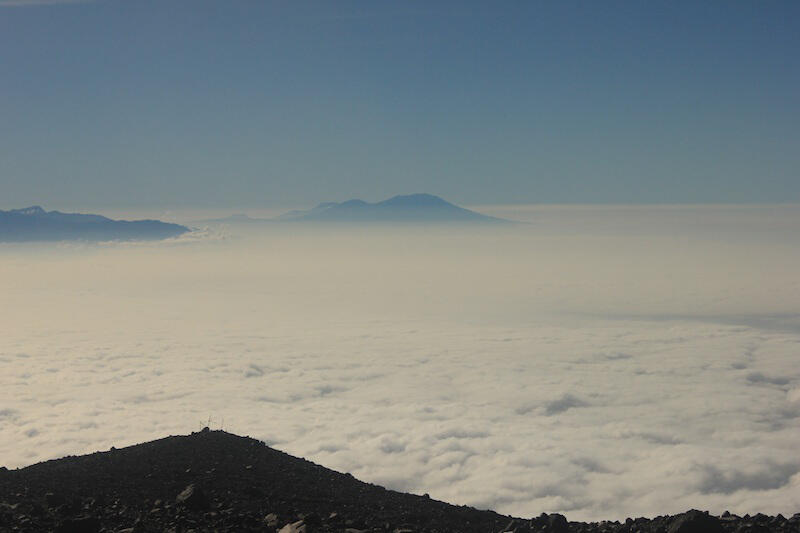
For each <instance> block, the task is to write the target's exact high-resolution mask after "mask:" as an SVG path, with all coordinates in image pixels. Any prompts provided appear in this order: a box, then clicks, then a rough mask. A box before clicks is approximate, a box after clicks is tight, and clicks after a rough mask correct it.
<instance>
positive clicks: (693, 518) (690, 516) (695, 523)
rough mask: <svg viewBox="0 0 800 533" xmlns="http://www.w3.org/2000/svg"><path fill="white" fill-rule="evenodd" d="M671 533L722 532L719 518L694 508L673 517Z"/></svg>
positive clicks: (670, 527)
mask: <svg viewBox="0 0 800 533" xmlns="http://www.w3.org/2000/svg"><path fill="white" fill-rule="evenodd" d="M668 531H669V533H722V532H723V531H724V530H723V529H722V524H721V523H720V521H719V519H717V518H716V517H714V516H711V515H710V514H708V513H704V512H702V511H698V510H696V509H692V510H691V511H687V512H685V513H683V514H681V515H678V516H676V517H675V518H673V519H672V523H671V524H670V526H669V530H668Z"/></svg>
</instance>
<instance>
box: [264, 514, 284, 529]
mask: <svg viewBox="0 0 800 533" xmlns="http://www.w3.org/2000/svg"><path fill="white" fill-rule="evenodd" d="M264 524H266V526H267V527H268V528H270V529H275V528H277V527H278V524H280V522H279V520H278V515H276V514H275V513H269V514H268V515H267V516H265V517H264Z"/></svg>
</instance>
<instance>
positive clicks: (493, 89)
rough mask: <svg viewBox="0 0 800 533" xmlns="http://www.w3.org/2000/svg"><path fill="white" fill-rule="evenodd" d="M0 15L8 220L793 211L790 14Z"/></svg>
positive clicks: (797, 77) (254, 6) (689, 9)
mask: <svg viewBox="0 0 800 533" xmlns="http://www.w3.org/2000/svg"><path fill="white" fill-rule="evenodd" d="M0 6H2V7H0V116H1V117H2V123H1V124H2V125H0V192H1V193H2V205H0V208H8V207H14V206H17V207H18V206H23V205H28V204H34V203H39V204H43V205H45V206H46V207H51V208H64V207H80V206H84V205H109V206H113V205H206V206H207V205H216V206H253V207H255V206H284V205H302V204H314V203H316V202H319V201H323V200H341V199H346V198H349V197H362V198H365V199H367V200H377V199H380V198H383V197H387V196H390V195H393V194H398V193H409V192H423V191H424V192H431V193H434V194H440V195H442V196H444V197H446V198H448V199H450V200H452V201H456V202H460V203H503V202H611V203H627V202H667V203H669V202H797V201H800V180H798V176H797V169H798V168H800V149H798V140H799V139H798V133H797V132H798V130H797V124H798V123H800V112H798V104H797V94H798V89H800V84H798V81H800V54H798V50H800V31H798V28H799V27H800V4H798V3H797V2H778V1H775V2H504V3H502V9H501V8H500V7H499V4H498V3H496V2H483V3H473V2H464V1H459V2H443V1H442V2H427V1H424V2H423V1H404V2H382V1H372V2H358V1H352V2H346V1H341V2H327V1H319V2H293V1H281V2H277V1H275V2H268V1H235V2H231V1H228V0H225V1H222V0H218V1H212V0H185V1H183V0H174V1H173V0H157V1H151V0H97V1H86V2H82V1H58V0H0Z"/></svg>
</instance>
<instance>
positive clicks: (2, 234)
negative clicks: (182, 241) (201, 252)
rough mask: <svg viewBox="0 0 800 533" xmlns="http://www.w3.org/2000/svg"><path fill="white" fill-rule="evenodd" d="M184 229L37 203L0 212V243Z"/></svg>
mask: <svg viewBox="0 0 800 533" xmlns="http://www.w3.org/2000/svg"><path fill="white" fill-rule="evenodd" d="M187 231H189V228H187V227H185V226H181V225H179V224H170V223H167V222H161V221H159V220H132V221H129V220H112V219H110V218H106V217H104V216H100V215H87V214H81V213H61V212H60V211H45V210H44V209H42V208H41V207H39V206H33V207H27V208H25V209H12V210H10V211H0V242H28V241H65V240H82V241H111V240H154V239H166V238H168V237H175V236H178V235H180V234H182V233H186V232H187Z"/></svg>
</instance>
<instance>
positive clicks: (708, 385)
mask: <svg viewBox="0 0 800 533" xmlns="http://www.w3.org/2000/svg"><path fill="white" fill-rule="evenodd" d="M525 216H527V217H529V219H530V220H532V221H534V224H531V225H530V226H525V227H521V228H505V229H499V230H498V229H494V230H486V231H484V230H481V231H476V230H463V231H462V230H442V231H430V230H423V229H413V228H411V229H406V230H392V231H390V230H375V231H369V230H358V231H351V232H345V231H341V230H323V231H314V230H310V229H304V228H297V227H292V226H282V227H279V228H272V229H269V228H267V229H264V230H263V231H260V232H256V231H255V230H253V229H250V230H248V232H249V233H246V234H245V233H242V232H241V231H240V230H239V229H236V228H233V229H229V230H228V231H229V232H231V234H232V235H233V237H231V238H229V239H221V240H220V239H208V240H203V239H200V240H196V241H195V242H181V243H177V242H176V243H169V244H166V245H163V244H162V245H149V246H97V247H82V246H78V247H74V246H61V247H59V248H58V249H57V250H55V251H54V250H53V249H52V247H50V248H48V247H46V246H35V247H31V246H20V245H13V246H8V245H6V246H3V247H2V248H0V293H2V294H3V295H4V301H3V306H2V310H0V458H2V459H0V463H5V464H6V465H7V466H9V467H16V466H22V465H27V464H30V463H33V462H37V461H41V460H45V459H49V458H53V457H57V456H62V455H65V454H79V453H87V452H91V451H95V450H97V449H107V448H109V447H110V446H112V445H114V446H117V447H119V446H122V445H125V444H133V443H135V442H140V441H143V440H147V439H152V438H158V437H162V436H164V435H166V434H176V433H187V432H189V431H193V430H197V429H198V428H200V427H201V426H202V425H204V424H205V423H207V422H208V419H209V417H210V418H211V425H212V426H213V427H215V428H216V427H220V426H224V429H226V430H229V431H232V432H236V433H240V434H249V435H251V436H253V437H257V438H260V439H263V440H265V441H267V442H268V443H270V444H272V445H273V446H275V447H277V448H279V449H282V450H285V451H287V452H289V453H292V454H295V455H299V456H303V457H307V458H309V459H311V460H314V461H316V462H319V463H321V464H323V465H326V466H329V467H331V468H335V469H338V470H343V471H349V472H352V473H353V474H354V475H355V476H356V477H359V478H361V479H364V480H367V481H372V482H375V483H379V484H383V485H386V486H388V487H391V488H395V489H399V490H406V491H412V492H417V493H423V492H427V493H430V495H431V496H432V497H435V498H438V499H443V500H446V501H450V502H453V503H457V504H470V505H475V506H478V507H491V508H494V509H496V510H498V511H501V512H505V513H511V514H515V515H519V516H532V515H538V514H539V513H541V512H543V511H544V512H563V513H565V514H567V515H568V517H569V518H571V519H605V518H612V519H613V518H623V517H625V516H638V515H650V516H652V515H657V514H664V513H674V512H679V511H682V510H685V509H688V508H691V507H703V508H708V509H710V510H712V511H714V512H721V511H723V510H725V509H729V510H731V511H733V512H740V513H746V512H750V513H753V512H757V511H762V512H769V513H777V512H783V513H784V514H786V513H790V514H791V513H793V512H795V511H796V510H797V508H798V507H799V506H800V496H799V495H800V460H798V458H797V453H796V446H797V442H800V423H798V422H800V366H798V364H797V355H798V351H799V350H800V320H798V317H800V304H798V302H800V283H799V282H798V280H797V276H796V265H797V264H800V247H798V246H797V244H798V242H797V241H798V238H797V237H795V234H794V233H793V232H792V231H791V228H792V227H796V225H797V224H798V223H799V222H800V210H798V209H797V208H794V207H785V208H763V209H762V211H760V212H756V213H754V212H753V210H752V209H751V208H724V209H721V208H687V209H683V210H681V209H677V208H674V209H672V210H670V209H666V208H661V209H656V210H655V211H647V210H643V209H638V210H637V209H626V208H619V209H611V208H594V209H591V208H584V209H582V210H581V209H576V208H562V209H556V208H536V209H532V210H527V211H525ZM214 235H217V234H214Z"/></svg>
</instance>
